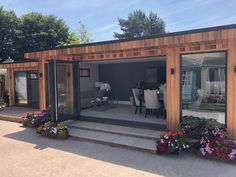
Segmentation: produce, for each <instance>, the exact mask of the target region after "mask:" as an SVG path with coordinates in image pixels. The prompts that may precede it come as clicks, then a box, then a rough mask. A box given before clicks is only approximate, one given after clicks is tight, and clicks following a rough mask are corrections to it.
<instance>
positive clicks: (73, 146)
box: [0, 121, 236, 177]
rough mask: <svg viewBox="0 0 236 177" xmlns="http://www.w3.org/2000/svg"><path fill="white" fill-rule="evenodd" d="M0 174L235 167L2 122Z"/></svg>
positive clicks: (114, 176) (192, 175) (205, 171)
mask: <svg viewBox="0 0 236 177" xmlns="http://www.w3.org/2000/svg"><path fill="white" fill-rule="evenodd" d="M0 157H1V164H0V177H46V176H47V177H49V176H50V177H129V176H134V177H139V176H140V177H141V176H142V177H146V176H148V177H152V176H166V177H182V176H184V177H205V176H206V177H235V176H236V166H235V165H233V164H227V163H222V162H216V161H209V160H205V159H202V158H197V157H195V156H191V155H180V156H158V155H155V154H149V153H145V152H140V151H135V150H130V149H124V148H118V147H111V146H108V145H102V144H96V143H92V142H87V141H78V140H73V139H69V140H65V141H63V140H51V139H47V138H43V137H40V136H39V135H37V134H36V133H34V130H33V129H25V128H23V127H21V126H20V124H17V123H12V122H6V121H0Z"/></svg>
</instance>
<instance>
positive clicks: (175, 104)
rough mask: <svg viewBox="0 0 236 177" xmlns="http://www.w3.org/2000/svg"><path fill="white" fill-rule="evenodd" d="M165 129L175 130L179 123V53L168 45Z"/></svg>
mask: <svg viewBox="0 0 236 177" xmlns="http://www.w3.org/2000/svg"><path fill="white" fill-rule="evenodd" d="M166 90H167V92H166V96H167V111H166V112H167V116H166V118H167V129H169V130H170V129H171V130H175V129H176V128H177V126H178V125H179V123H180V99H181V96H180V55H179V49H178V48H176V47H170V48H168V49H167V56H166Z"/></svg>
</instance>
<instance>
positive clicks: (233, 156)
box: [228, 149, 236, 160]
mask: <svg viewBox="0 0 236 177" xmlns="http://www.w3.org/2000/svg"><path fill="white" fill-rule="evenodd" d="M228 156H229V158H230V159H231V160H232V159H234V158H236V149H232V150H231V153H230V154H229V155H228Z"/></svg>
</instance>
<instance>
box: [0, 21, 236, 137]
mask: <svg viewBox="0 0 236 177" xmlns="http://www.w3.org/2000/svg"><path fill="white" fill-rule="evenodd" d="M235 51H236V25H235V24H232V25H225V26H217V27H210V28H202V29H196V30H188V31H181V32H174V33H166V34H160V35H154V36H148V37H140V38H130V39H123V40H111V41H104V42H95V43H88V44H80V45H72V46H65V47H57V48H50V49H45V50H39V51H32V52H27V53H25V54H24V61H23V62H17V61H16V60H15V61H14V62H13V63H1V64H0V68H1V69H6V70H7V76H6V77H7V79H6V80H7V83H6V85H7V87H6V88H7V90H8V91H9V97H10V100H9V101H10V105H11V106H13V105H16V104H17V102H16V99H15V98H16V95H17V94H21V93H20V89H19V87H18V86H19V82H18V81H19V79H18V78H17V77H18V75H19V74H17V72H25V73H28V74H23V75H27V76H29V74H30V73H31V72H37V73H38V78H37V79H32V78H31V79H29V77H26V78H27V79H26V82H27V83H28V84H26V87H25V89H26V90H27V92H26V93H27V99H25V100H27V104H29V103H32V100H31V99H30V98H33V97H34V96H33V95H34V94H33V92H34V90H36V89H32V88H36V87H37V86H38V88H39V90H40V91H39V92H38V106H39V108H40V110H44V109H46V108H48V107H49V108H50V110H51V111H52V112H51V113H52V115H53V116H52V119H53V120H56V121H62V120H64V119H77V120H81V119H83V120H84V115H83V114H81V112H83V108H84V107H83V108H82V103H84V105H85V107H86V103H88V102H89V101H88V100H89V99H90V96H91V95H95V94H96V91H97V90H98V87H96V88H95V83H99V82H104V83H109V84H110V85H111V88H112V90H111V98H112V101H114V100H115V102H116V103H117V104H119V103H123V104H126V105H127V104H129V105H130V106H131V104H130V102H132V99H131V97H132V87H135V86H136V85H137V83H141V82H142V81H143V80H145V79H146V78H147V80H149V81H150V82H154V83H153V84H154V85H152V86H150V88H155V89H158V86H159V85H161V84H164V83H166V84H165V85H166V90H165V94H166V97H165V98H166V100H165V101H166V103H165V104H163V105H166V106H165V111H166V120H164V123H165V126H166V129H175V128H176V127H177V126H178V124H179V122H180V121H181V116H184V115H192V116H197V117H204V118H214V119H217V120H218V121H219V122H221V123H222V124H225V126H226V128H227V131H228V132H229V134H230V135H231V137H232V138H234V139H236V126H235V125H236V111H235V110H236V82H235V81H236V74H235V73H236V71H235V68H236V52H235ZM157 65H158V66H157ZM118 66H119V67H118ZM152 67H154V68H153V69H150V68H152ZM147 68H149V69H147ZM155 68H156V69H155ZM80 69H82V70H80ZM83 69H86V70H83ZM105 71H107V72H105ZM114 73H116V75H114ZM80 75H81V76H80ZM156 76H157V77H156ZM137 77H138V78H140V79H139V80H138V79H137ZM101 78H103V80H102V79H101ZM104 78H105V79H104ZM23 80H24V82H25V79H22V81H23ZM107 80H109V81H110V82H107ZM113 81H114V82H113ZM29 83H30V84H31V85H30V84H29ZM37 83H38V85H37ZM157 83H158V84H157ZM127 88H128V89H127ZM25 89H24V90H25ZM125 89H126V90H125ZM36 92H37V90H36ZM22 93H23V92H22ZM140 93H141V92H140ZM25 95H26V94H25ZM36 95H37V94H36ZM139 96H140V98H141V97H142V94H140V95H139ZM129 100H130V101H129ZM142 106H145V104H144V105H142ZM124 107H125V106H124ZM97 109H99V110H96V111H97V112H96V113H99V115H102V114H103V115H105V113H106V112H109V111H110V110H112V109H113V110H115V109H114V106H110V107H108V106H107V107H105V108H104V109H100V108H97ZM94 112H95V111H94ZM112 113H114V112H112ZM114 115H115V114H112V116H114ZM140 115H141V114H140ZM123 116H125V114H124V115H123ZM131 116H134V113H133V112H132V114H131ZM136 116H138V115H136ZM120 118H122V115H121V116H120ZM133 118H134V117H133ZM135 118H136V117H135ZM137 119H138V118H136V120H137ZM140 119H144V118H143V117H140ZM91 120H94V119H91ZM97 120H98V119H96V121H97ZM103 120H105V119H103ZM144 120H146V121H149V120H151V119H148V118H147V119H144ZM109 121H110V122H115V121H114V120H109ZM116 123H117V120H116ZM126 123H127V122H126ZM150 124H151V123H150V122H149V125H150ZM130 126H131V124H130Z"/></svg>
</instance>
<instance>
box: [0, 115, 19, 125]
mask: <svg viewBox="0 0 236 177" xmlns="http://www.w3.org/2000/svg"><path fill="white" fill-rule="evenodd" d="M0 120H4V121H10V122H16V123H21V117H18V116H10V115H4V114H0Z"/></svg>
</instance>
